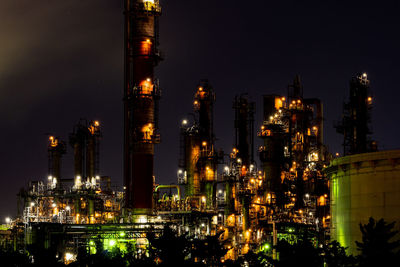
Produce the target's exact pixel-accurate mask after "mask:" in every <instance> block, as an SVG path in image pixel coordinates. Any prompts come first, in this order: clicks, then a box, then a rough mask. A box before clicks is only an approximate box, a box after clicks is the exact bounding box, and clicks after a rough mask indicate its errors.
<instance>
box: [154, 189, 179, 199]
mask: <svg viewBox="0 0 400 267" xmlns="http://www.w3.org/2000/svg"><path fill="white" fill-rule="evenodd" d="M168 188H176V190H177V191H178V198H179V200H180V199H181V188H180V187H179V185H158V186H156V189H155V190H154V192H158V190H159V189H168Z"/></svg>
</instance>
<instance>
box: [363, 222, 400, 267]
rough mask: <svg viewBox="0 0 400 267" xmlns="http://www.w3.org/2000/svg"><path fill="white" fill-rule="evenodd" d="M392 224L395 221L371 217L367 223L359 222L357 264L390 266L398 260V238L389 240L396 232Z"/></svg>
mask: <svg viewBox="0 0 400 267" xmlns="http://www.w3.org/2000/svg"><path fill="white" fill-rule="evenodd" d="M394 225H395V222H392V223H387V222H385V221H384V220H383V219H380V220H379V221H375V220H374V219H373V218H372V217H370V218H369V221H368V223H367V224H365V225H362V224H361V223H360V230H361V233H362V242H357V241H356V245H357V249H358V250H359V251H360V253H361V254H360V255H359V256H358V257H357V258H358V261H359V266H391V265H390V264H391V263H392V262H398V261H399V259H400V255H399V252H398V250H399V249H400V240H396V241H391V239H392V238H393V237H394V236H395V235H396V234H397V232H398V231H394V230H393V227H394Z"/></svg>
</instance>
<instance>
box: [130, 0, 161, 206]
mask: <svg viewBox="0 0 400 267" xmlns="http://www.w3.org/2000/svg"><path fill="white" fill-rule="evenodd" d="M124 14H125V62H124V65H125V73H124V75H125V81H124V184H125V188H126V191H125V207H126V208H128V209H131V210H132V211H133V213H135V214H150V213H151V212H152V207H153V203H152V201H153V199H152V195H153V164H154V144H156V143H159V141H160V136H159V134H158V129H157V128H158V127H157V118H156V117H157V116H156V115H157V103H158V100H159V98H160V89H159V86H158V82H157V80H155V78H154V67H155V66H156V65H157V64H158V62H159V61H160V60H161V57H160V54H159V52H158V49H157V46H158V17H159V16H160V15H161V7H160V5H159V1H158V0H125V12H124Z"/></svg>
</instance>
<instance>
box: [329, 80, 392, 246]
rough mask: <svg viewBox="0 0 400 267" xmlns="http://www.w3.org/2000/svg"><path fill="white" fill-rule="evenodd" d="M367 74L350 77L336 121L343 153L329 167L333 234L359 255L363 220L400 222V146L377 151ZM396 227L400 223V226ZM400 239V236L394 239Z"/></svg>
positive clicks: (342, 243)
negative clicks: (347, 97) (338, 120)
mask: <svg viewBox="0 0 400 267" xmlns="http://www.w3.org/2000/svg"><path fill="white" fill-rule="evenodd" d="M369 84H370V82H369V80H368V76H367V74H366V73H363V74H358V75H356V76H355V77H353V78H352V79H351V80H350V84H349V86H350V90H349V91H350V94H349V101H348V102H346V103H344V106H343V116H342V120H341V122H340V123H338V124H337V125H336V129H337V131H338V132H339V133H341V134H343V148H344V151H343V153H344V156H343V157H338V158H335V159H334V160H332V161H331V162H330V164H329V166H328V167H327V168H326V169H324V172H325V173H326V174H327V176H328V178H329V180H330V199H331V214H332V223H331V238H332V239H334V240H337V241H339V242H340V244H341V245H342V246H343V247H348V248H349V249H348V252H349V253H350V254H358V251H357V249H356V244H355V241H359V242H360V241H361V231H360V227H359V225H360V223H362V224H367V223H368V219H369V218H370V217H373V218H375V219H381V218H383V219H384V220H385V221H386V222H399V221H400V209H399V206H398V205H399V204H398V203H399V201H400V176H399V173H398V172H399V165H398V161H399V156H400V151H399V150H389V151H379V152H377V143H376V141H373V140H371V137H370V136H371V133H372V131H371V127H370V122H371V109H372V100H373V99H372V96H371V92H370V89H369ZM395 227H396V230H399V229H400V225H399V224H398V223H397V224H396V225H395ZM395 238H396V239H400V235H397V236H396V237H395Z"/></svg>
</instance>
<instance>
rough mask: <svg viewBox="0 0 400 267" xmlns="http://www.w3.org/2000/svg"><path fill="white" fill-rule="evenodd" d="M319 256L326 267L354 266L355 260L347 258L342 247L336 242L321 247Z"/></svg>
mask: <svg viewBox="0 0 400 267" xmlns="http://www.w3.org/2000/svg"><path fill="white" fill-rule="evenodd" d="M321 256H322V258H323V260H324V262H325V263H326V265H327V267H351V266H356V260H355V258H354V257H353V256H351V255H350V256H348V255H347V254H346V248H344V247H342V246H341V245H340V243H339V242H337V241H336V240H334V241H331V242H330V243H328V244H326V245H324V246H323V248H322V253H321Z"/></svg>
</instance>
